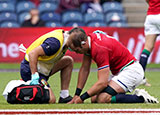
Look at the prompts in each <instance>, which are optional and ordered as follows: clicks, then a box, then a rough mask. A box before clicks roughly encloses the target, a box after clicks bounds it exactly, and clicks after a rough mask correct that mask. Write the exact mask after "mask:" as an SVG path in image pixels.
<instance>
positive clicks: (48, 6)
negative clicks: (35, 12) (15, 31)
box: [38, 2, 57, 14]
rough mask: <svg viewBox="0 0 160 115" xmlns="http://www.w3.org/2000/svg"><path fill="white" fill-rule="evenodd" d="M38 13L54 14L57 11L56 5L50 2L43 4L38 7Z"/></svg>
mask: <svg viewBox="0 0 160 115" xmlns="http://www.w3.org/2000/svg"><path fill="white" fill-rule="evenodd" d="M38 9H39V13H40V14H43V13H45V12H54V11H55V10H56V9H57V5H56V4H54V3H51V2H43V3H41V4H39V6H38Z"/></svg>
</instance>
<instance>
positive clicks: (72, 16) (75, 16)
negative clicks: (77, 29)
mask: <svg viewBox="0 0 160 115" xmlns="http://www.w3.org/2000/svg"><path fill="white" fill-rule="evenodd" d="M82 21H83V16H82V13H81V12H78V11H66V12H64V13H63V15H62V23H63V24H64V25H66V24H67V23H70V22H82Z"/></svg>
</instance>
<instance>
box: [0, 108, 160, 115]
mask: <svg viewBox="0 0 160 115" xmlns="http://www.w3.org/2000/svg"><path fill="white" fill-rule="evenodd" d="M0 114H3V115H6V114H12V115H17V114H21V115H28V114H29V115H44V114H45V115H51V114H63V115H65V114H67V115H69V114H77V115H81V114H83V115H85V114H87V115H88V114H89V115H91V114H96V115H98V114H103V115H106V114H107V115H110V114H116V115H122V114H130V115H133V114H134V115H135V114H136V115H140V114H143V115H148V114H152V115H158V114H160V109H48V110H41V109H26V110H25V109H18V110H7V109H6V110H0Z"/></svg>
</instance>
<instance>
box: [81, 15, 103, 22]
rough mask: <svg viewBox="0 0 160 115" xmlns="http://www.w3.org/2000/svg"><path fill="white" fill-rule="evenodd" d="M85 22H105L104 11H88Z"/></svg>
mask: <svg viewBox="0 0 160 115" xmlns="http://www.w3.org/2000/svg"><path fill="white" fill-rule="evenodd" d="M84 22H85V24H88V23H90V22H104V15H103V13H86V14H85V15H84Z"/></svg>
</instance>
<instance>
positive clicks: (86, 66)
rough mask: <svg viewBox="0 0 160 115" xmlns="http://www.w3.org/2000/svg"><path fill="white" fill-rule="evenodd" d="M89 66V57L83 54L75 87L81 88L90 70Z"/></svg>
mask: <svg viewBox="0 0 160 115" xmlns="http://www.w3.org/2000/svg"><path fill="white" fill-rule="evenodd" d="M90 66H91V57H89V56H86V55H84V56H83V62H82V66H81V68H80V71H79V74H78V83H77V88H80V89H83V87H84V85H85V83H86V81H87V78H88V75H89V72H90Z"/></svg>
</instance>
